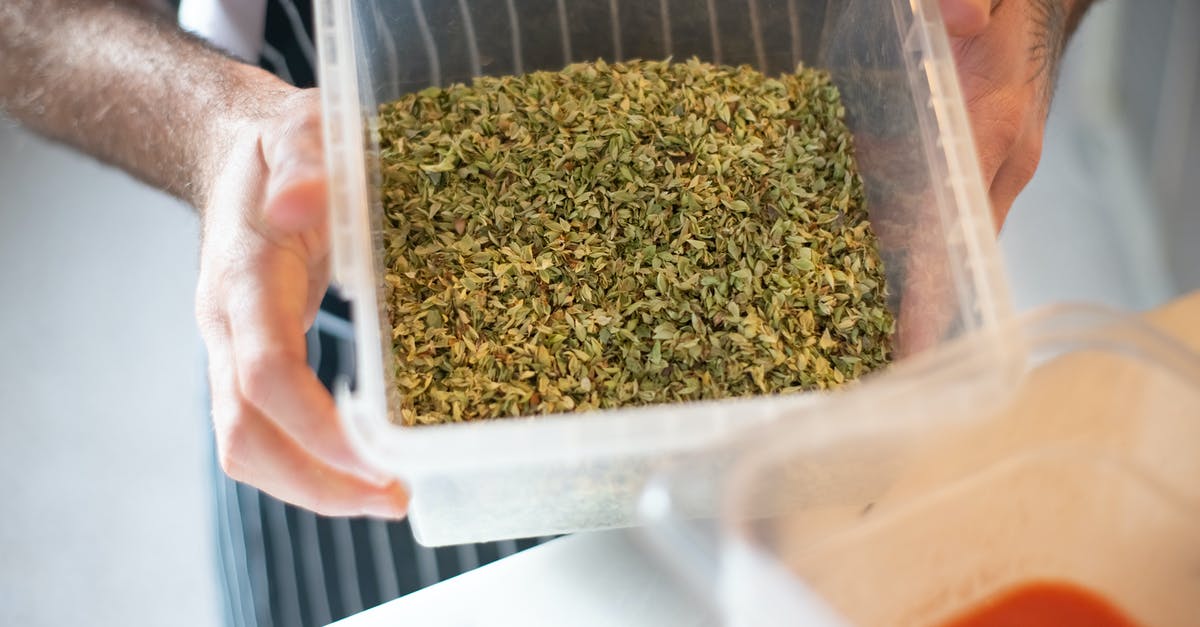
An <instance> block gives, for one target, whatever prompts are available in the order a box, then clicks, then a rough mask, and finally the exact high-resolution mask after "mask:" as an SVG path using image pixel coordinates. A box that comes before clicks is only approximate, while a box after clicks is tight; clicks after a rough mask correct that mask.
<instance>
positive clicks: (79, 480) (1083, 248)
mask: <svg viewBox="0 0 1200 627" xmlns="http://www.w3.org/2000/svg"><path fill="white" fill-rule="evenodd" d="M1197 4H1198V3H1197V2H1195V1H1194V0H1178V1H1176V2H1172V1H1170V0H1137V1H1136V2H1133V1H1132V0H1127V1H1126V2H1121V1H1120V0H1107V1H1106V2H1103V3H1101V4H1100V6H1099V7H1098V9H1097V11H1096V12H1095V14H1094V15H1092V16H1091V17H1090V18H1089V20H1088V21H1087V22H1086V23H1085V28H1084V30H1083V32H1081V33H1080V36H1079V37H1078V38H1077V39H1076V41H1075V43H1074V44H1073V46H1072V50H1071V52H1070V54H1069V58H1068V66H1067V68H1066V69H1065V70H1064V75H1063V83H1062V86H1061V88H1060V92H1059V98H1058V101H1057V103H1056V106H1055V108H1054V111H1053V113H1052V116H1051V120H1050V125H1049V128H1048V136H1047V142H1046V149H1045V154H1044V157H1043V163H1042V167H1041V169H1040V170H1039V172H1038V175H1037V177H1036V178H1035V180H1034V182H1033V183H1032V184H1031V185H1030V187H1029V188H1028V189H1027V191H1026V192H1025V193H1024V194H1023V195H1022V197H1021V198H1020V199H1019V201H1018V203H1017V205H1016V207H1015V208H1014V210H1013V213H1012V215H1011V217H1010V220H1009V223H1008V225H1007V226H1006V228H1005V231H1004V233H1003V234H1002V236H1001V243H1002V247H1003V250H1004V253H1005V259H1006V263H1007V266H1008V268H1009V271H1010V274H1011V278H1012V281H1013V291H1014V298H1015V301H1016V303H1017V305H1018V307H1020V308H1022V309H1028V308H1032V307H1036V306H1039V305H1042V304H1045V303H1052V302H1062V301H1067V300H1074V301H1091V302H1101V303H1107V304H1110V305H1113V306H1118V307H1124V308H1130V309H1142V308H1146V307H1151V306H1153V305H1155V304H1158V303H1161V302H1163V301H1165V300H1167V299H1169V298H1170V297H1171V296H1173V295H1176V294H1179V293H1182V292H1183V291H1185V290H1188V289H1195V288H1198V287H1200V249H1197V248H1196V247H1195V246H1194V244H1195V242H1196V241H1197V240H1198V239H1200V215H1198V213H1197V201H1195V200H1191V199H1192V198H1195V197H1196V195H1197V194H1198V193H1200V177H1198V176H1197V174H1200V167H1198V162H1200V115H1198V114H1197V101H1198V100H1200V95H1198V90H1200V85H1198V84H1197V80H1196V78H1197V77H1196V69H1195V68H1196V67H1198V66H1200V59H1198V58H1195V57H1196V55H1197V52H1196V42H1197V41H1200V38H1198V37H1197V34H1198V32H1200V20H1198V19H1196V16H1197ZM1160 123H1161V124H1162V125H1161V126H1160ZM196 259H197V224H196V220H195V217H194V216H193V214H192V212H191V210H190V209H188V208H186V207H183V206H182V205H180V204H179V203H178V202H176V201H174V200H172V199H170V198H167V197H165V196H163V195H162V194H160V193H157V192H154V191H152V190H149V189H147V188H145V187H143V186H141V185H139V184H137V183H135V182H133V181H131V180H129V179H128V178H127V177H125V176H124V175H122V174H120V173H117V172H114V171H112V170H109V169H106V168H104V167H102V166H99V165H97V164H95V163H93V162H91V161H89V160H87V159H85V158H82V157H79V156H77V155H75V154H73V153H71V152H69V151H67V150H65V149H63V148H60V147H55V146H51V145H48V144H47V143H45V142H43V141H41V140H38V139H36V138H33V137H31V136H30V135H28V134H27V133H25V132H23V131H21V130H19V129H17V128H15V127H14V126H13V125H12V124H11V123H6V122H3V121H0V293H2V294H3V297H2V298H3V299H4V300H3V307H0V412H2V413H0V415H2V418H0V478H2V479H3V481H4V485H5V487H6V489H5V491H4V494H5V498H4V499H3V503H4V505H3V508H4V509H3V511H4V516H3V517H0V624H4V625H23V626H30V627H38V626H42V625H79V624H86V625H94V626H100V627H104V626H109V625H113V626H115V625H122V626H138V625H147V626H149V625H155V626H157V625H177V626H181V627H188V626H193V625H194V626H212V625H215V624H216V617H217V615H218V613H217V606H216V602H217V601H216V600H217V596H216V592H215V587H214V577H213V574H212V573H213V572H214V571H213V556H212V554H213V551H212V546H211V542H210V539H211V534H212V525H211V509H210V496H209V491H208V490H209V489H208V482H207V473H208V472H210V468H211V467H210V461H209V457H208V456H209V452H208V448H207V447H208V438H209V435H208V432H207V426H206V423H205V417H204V416H203V410H202V407H203V405H202V396H201V395H202V394H203V389H202V381H203V377H202V373H201V355H202V353H201V346H200V342H199V339H198V337H197V334H196V331H195V325H194V323H193V321H192V292H193V289H194V286H195V279H196V265H197V263H196Z"/></svg>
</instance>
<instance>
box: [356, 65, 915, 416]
mask: <svg viewBox="0 0 1200 627" xmlns="http://www.w3.org/2000/svg"><path fill="white" fill-rule="evenodd" d="M843 118H844V110H843V108H842V106H841V104H840V99H839V96H838V92H837V89H836V88H835V87H834V85H833V83H832V82H831V81H830V78H829V76H828V75H827V74H826V73H824V72H820V71H815V70H811V69H805V68H801V69H799V70H798V71H797V72H796V73H795V74H788V75H784V76H780V77H779V78H768V77H765V76H763V75H762V74H760V73H759V72H757V71H755V70H753V69H752V68H749V67H736V68H734V67H718V66H713V65H710V64H706V63H701V62H699V61H697V60H694V59H693V60H691V61H688V62H686V63H670V62H666V61H629V62H625V63H616V64H607V63H605V62H603V61H597V62H594V63H579V64H575V65H571V66H569V67H567V68H566V69H564V70H562V71H561V72H535V73H532V74H527V75H523V76H504V77H483V78H478V79H476V80H475V81H474V83H473V84H472V85H469V86H468V85H452V86H450V87H447V88H445V89H441V88H430V89H427V90H425V91H422V92H419V93H415V94H410V95H409V96H407V97H405V98H402V99H400V100H398V101H396V102H393V103H389V104H385V105H383V106H382V107H381V109H380V117H379V129H380V135H381V146H380V148H381V163H382V169H383V192H382V197H383V206H384V210H385V214H386V217H385V228H384V242H385V244H386V254H385V262H386V266H387V267H386V282H387V288H388V289H387V294H386V309H387V312H388V314H389V315H390V318H391V322H392V325H393V328H394V333H393V342H394V349H395V350H394V356H395V364H394V367H395V381H396V384H397V385H398V386H399V391H400V396H401V398H402V399H403V401H402V408H401V420H402V421H403V423H405V424H426V423H439V422H450V421H461V420H474V419H483V418H497V417H504V416H522V415H531V414H544V413H551V412H564V411H573V410H587V409H596V408H610V407H620V406H627V405H641V404H646V403H663V402H677V401H691V400H699V399H715V398H726V397H737V396H747V395H755V394H774V393H787V392H797V391H801V390H813V389H825V388H831V387H834V386H837V385H839V384H842V383H844V382H846V381H849V380H852V379H855V378H856V377H859V376H860V375H862V374H864V373H866V372H869V371H870V370H872V369H874V368H878V367H880V366H882V365H884V364H886V363H887V361H888V359H889V353H890V347H891V333H892V330H893V321H892V316H891V314H890V313H889V311H888V309H887V307H886V290H885V287H884V273H883V268H882V264H881V262H880V259H879V255H878V251H877V246H876V241H875V237H874V234H873V233H872V231H871V228H870V225H869V223H868V222H867V213H866V207H865V206H864V199H863V187H862V181H861V179H860V178H859V176H858V174H857V172H856V170H855V164H854V159H853V149H852V141H851V135H850V133H849V131H848V130H847V128H846V125H845V123H844V120H843Z"/></svg>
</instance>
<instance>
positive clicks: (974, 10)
mask: <svg viewBox="0 0 1200 627" xmlns="http://www.w3.org/2000/svg"><path fill="white" fill-rule="evenodd" d="M940 4H941V8H942V19H944V20H945V22H946V32H948V33H950V36H951V37H973V36H975V35H978V34H979V33H981V32H983V29H985V28H987V25H988V19H989V18H990V17H991V15H992V9H994V8H995V7H996V5H997V4H999V0H941V2H940Z"/></svg>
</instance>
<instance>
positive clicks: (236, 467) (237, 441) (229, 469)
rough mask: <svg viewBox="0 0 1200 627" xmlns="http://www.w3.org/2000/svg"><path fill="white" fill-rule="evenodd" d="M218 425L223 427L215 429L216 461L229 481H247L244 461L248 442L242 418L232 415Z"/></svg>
mask: <svg viewBox="0 0 1200 627" xmlns="http://www.w3.org/2000/svg"><path fill="white" fill-rule="evenodd" d="M218 425H223V426H218V428H217V429H216V439H217V461H218V463H220V465H221V470H222V471H224V472H225V474H226V475H229V477H230V478H231V479H235V480H238V481H243V480H245V479H247V471H246V465H245V459H246V446H247V440H248V433H247V429H246V426H245V425H246V423H245V420H244V417H243V416H241V415H234V416H231V417H230V419H229V420H227V421H224V422H223V423H218Z"/></svg>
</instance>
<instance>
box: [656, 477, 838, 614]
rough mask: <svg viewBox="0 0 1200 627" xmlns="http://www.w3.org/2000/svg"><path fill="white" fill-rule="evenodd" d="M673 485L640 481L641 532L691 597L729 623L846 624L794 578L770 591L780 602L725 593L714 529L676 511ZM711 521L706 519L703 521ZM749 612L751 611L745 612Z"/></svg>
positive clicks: (668, 481) (664, 479) (662, 479)
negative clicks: (764, 602) (765, 604)
mask: <svg viewBox="0 0 1200 627" xmlns="http://www.w3.org/2000/svg"><path fill="white" fill-rule="evenodd" d="M676 485H678V484H677V483H676V481H673V480H672V476H671V475H659V476H657V477H655V478H654V479H653V480H652V481H651V482H650V483H648V484H647V485H646V488H645V490H643V492H642V496H641V498H640V499H639V501H638V516H639V518H640V519H641V522H642V526H641V532H642V534H643V537H644V539H645V540H646V541H647V544H648V545H649V546H650V549H651V550H652V551H653V552H654V553H655V554H656V555H657V556H658V557H659V558H660V560H661V561H662V562H663V563H664V564H665V565H666V567H667V568H668V569H669V570H671V571H672V572H673V573H674V574H675V575H676V577H678V578H679V579H680V580H681V581H682V582H683V583H684V586H685V587H686V588H687V589H688V591H689V592H690V593H691V594H692V595H693V596H694V597H696V599H697V600H699V601H700V602H702V603H704V604H705V605H707V606H708V607H709V609H711V610H712V611H713V612H714V613H716V614H717V615H719V616H721V617H722V623H723V624H724V625H727V626H730V627H734V626H736V627H741V626H746V627H750V626H753V627H773V626H775V625H778V626H779V627H783V626H785V625H787V626H788V627H790V626H792V625H805V626H806V627H852V626H851V625H850V624H849V623H847V622H846V621H845V620H844V619H842V618H840V617H838V616H837V615H836V613H835V612H834V611H833V610H832V609H831V608H830V607H829V606H828V605H827V604H826V603H825V602H824V601H823V600H822V599H821V598H820V596H819V595H817V594H816V593H815V592H814V591H812V590H811V589H809V588H807V587H806V586H804V585H803V584H802V583H800V582H799V581H795V580H789V581H788V582H786V584H784V585H786V587H787V590H786V591H783V592H781V593H780V594H778V595H775V598H776V599H778V600H781V601H784V604H785V605H786V607H770V608H766V607H762V606H761V604H759V603H756V602H753V601H751V602H749V603H739V602H737V599H734V598H728V597H729V596H731V595H728V594H727V593H726V590H725V589H724V587H723V586H722V579H721V566H722V564H721V553H720V550H721V548H720V547H721V544H720V540H719V537H718V533H717V532H716V531H715V529H709V530H706V529H705V524H704V521H703V520H701V519H689V518H687V517H685V516H683V515H681V508H680V507H679V503H678V499H677V494H678V493H677V491H676V490H675V489H673V486H676ZM709 522H712V521H709ZM749 612H753V613H754V614H755V615H754V616H750V615H748V614H749Z"/></svg>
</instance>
